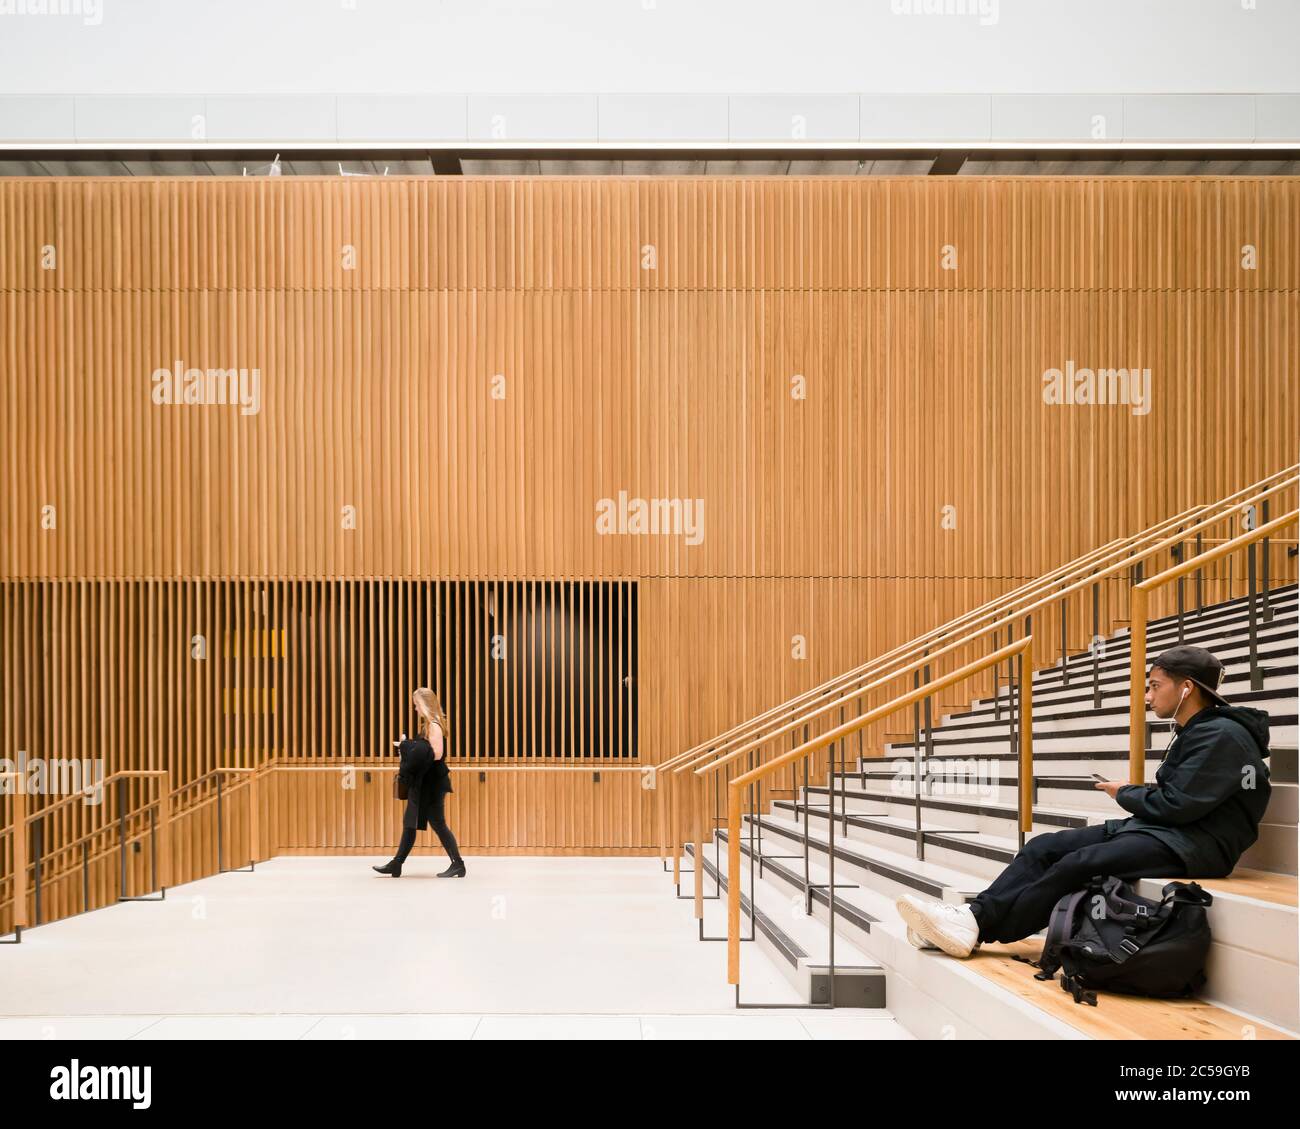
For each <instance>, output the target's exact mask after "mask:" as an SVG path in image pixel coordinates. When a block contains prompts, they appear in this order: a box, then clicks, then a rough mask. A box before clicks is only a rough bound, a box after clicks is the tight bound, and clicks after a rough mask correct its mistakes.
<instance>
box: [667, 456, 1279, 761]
mask: <svg viewBox="0 0 1300 1129" xmlns="http://www.w3.org/2000/svg"><path fill="white" fill-rule="evenodd" d="M1284 473H1286V472H1284ZM1297 483H1300V475H1293V476H1292V477H1291V478H1289V479H1287V480H1285V481H1283V482H1280V483H1277V484H1276V485H1274V486H1271V487H1269V488H1268V489H1266V490H1263V491H1261V492H1260V493H1258V494H1255V495H1252V497H1251V500H1260V499H1262V498H1265V497H1269V496H1271V495H1273V494H1275V493H1278V492H1280V491H1282V490H1287V489H1290V488H1291V487H1293V486H1295V485H1296V484H1297ZM1234 497H1236V496H1235V495H1234ZM1239 504H1240V503H1234V509H1235V508H1237V506H1239ZM1215 505H1216V506H1217V505H1218V503H1216V504H1215ZM1230 516H1232V513H1231V511H1229V512H1227V513H1218V514H1216V515H1214V516H1213V517H1210V518H1207V519H1205V520H1203V521H1200V522H1198V523H1196V524H1194V525H1191V526H1189V527H1187V528H1186V529H1181V530H1180V531H1179V532H1178V533H1177V534H1175V535H1173V536H1170V537H1165V538H1163V539H1162V540H1160V541H1158V542H1156V543H1155V544H1153V545H1147V546H1145V547H1143V548H1141V549H1139V550H1138V551H1137V552H1136V553H1133V554H1131V555H1129V556H1127V557H1125V558H1124V559H1122V560H1119V561H1115V562H1114V563H1112V564H1110V565H1107V566H1105V567H1104V568H1101V569H1099V570H1097V571H1095V572H1091V573H1089V574H1088V575H1087V576H1086V577H1085V578H1084V579H1082V580H1078V581H1075V582H1074V583H1073V584H1069V585H1067V586H1066V587H1064V588H1059V589H1056V590H1054V591H1052V592H1051V593H1049V594H1048V595H1047V596H1045V597H1043V598H1041V599H1038V600H1036V601H1035V602H1033V603H1030V604H1027V605H1024V606H1022V607H1018V608H1016V609H1015V610H1014V611H1012V613H1011V614H1010V615H1007V616H1005V617H1003V618H1002V619H999V620H996V621H994V622H992V623H988V624H986V625H985V626H984V627H982V628H977V629H975V630H973V631H971V632H969V633H968V634H966V635H964V636H962V637H961V638H959V639H957V640H956V641H955V642H952V643H949V644H948V645H946V646H944V647H942V648H940V649H939V650H931V651H929V652H928V653H927V654H924V655H922V656H921V657H920V658H919V659H916V660H915V661H913V662H912V663H911V664H909V665H907V666H904V667H901V668H899V669H896V670H892V671H890V672H889V673H888V674H886V675H884V676H883V677H880V678H877V679H876V680H875V681H874V682H871V683H868V684H867V685H865V686H860V687H857V688H855V689H854V690H852V691H850V692H849V693H847V694H846V695H844V696H843V697H840V698H837V699H835V700H834V701H831V702H827V703H824V704H823V705H821V706H819V707H818V708H817V709H815V710H814V711H812V712H811V713H808V714H805V715H804V716H802V717H799V718H796V719H795V720H794V721H792V722H789V723H787V724H786V725H784V726H782V727H781V728H778V729H776V730H774V731H773V732H771V733H767V734H765V735H763V736H762V737H761V738H757V739H755V740H753V741H750V742H749V743H748V744H746V745H742V746H741V747H740V748H738V749H736V750H733V751H732V752H730V753H726V754H723V755H721V756H718V757H716V759H715V761H714V762H712V763H715V764H726V763H729V762H730V761H732V760H734V759H736V757H738V756H741V755H743V754H745V753H747V752H750V751H751V750H753V749H756V748H759V747H760V746H762V745H765V744H766V743H767V742H768V741H771V740H773V739H775V738H777V737H781V736H783V735H785V734H787V733H791V732H793V731H794V730H796V729H799V728H801V727H802V726H804V725H807V724H809V723H811V722H812V721H815V720H817V719H818V718H819V717H821V716H822V715H823V714H826V713H829V712H831V711H832V710H834V709H836V708H838V707H841V706H847V705H848V704H849V703H850V702H855V701H857V700H858V699H860V698H862V697H864V696H865V695H867V694H868V693H870V692H871V691H872V690H875V689H878V688H879V687H881V686H885V685H887V684H888V683H890V682H893V681H895V680H896V679H898V678H900V677H902V676H904V675H907V674H911V673H913V672H914V671H917V670H920V669H921V668H923V667H924V666H926V665H927V664H929V663H932V662H934V660H935V659H937V658H941V657H943V656H944V655H947V654H951V653H952V652H953V651H957V650H960V649H961V648H962V647H965V646H969V645H970V644H971V643H973V642H975V641H977V640H978V639H981V638H983V637H984V636H986V635H988V634H989V633H991V632H993V631H998V630H1001V628H1003V627H1005V626H1009V625H1012V624H1014V623H1015V622H1016V621H1017V620H1019V619H1021V618H1023V617H1025V616H1028V615H1032V614H1033V613H1034V612H1036V611H1038V610H1039V609H1040V608H1043V607H1046V606H1048V605H1049V604H1054V603H1056V602H1057V601H1058V600H1060V599H1064V598H1065V597H1066V596H1069V595H1070V594H1071V593H1074V592H1077V591H1080V590H1081V589H1083V588H1086V587H1088V586H1089V585H1091V584H1095V583H1096V582H1097V581H1099V580H1102V579H1105V578H1106V577H1108V576H1112V575H1114V574H1116V573H1120V572H1123V571H1124V570H1125V569H1126V568H1129V567H1131V566H1133V565H1136V564H1139V563H1141V562H1142V561H1144V560H1146V558H1147V557H1150V556H1152V555H1153V554H1155V553H1159V552H1162V551H1163V550H1165V549H1167V548H1169V547H1170V546H1171V545H1175V544H1178V543H1179V542H1180V541H1185V540H1187V537H1188V535H1189V534H1195V533H1196V532H1197V531H1199V530H1201V529H1205V528H1208V527H1209V526H1212V525H1215V524H1217V523H1218V522H1221V521H1223V520H1224V519H1225V518H1227V517H1230ZM1163 524H1164V523H1162V525H1163ZM1223 549H1224V547H1223V546H1220V548H1219V549H1215V550H1212V552H1213V554H1214V557H1211V556H1210V553H1204V554H1201V555H1200V556H1198V557H1194V558H1192V559H1191V560H1190V561H1188V562H1186V564H1187V569H1188V571H1192V570H1194V569H1196V568H1198V567H1201V566H1203V565H1205V564H1206V563H1207V562H1208V561H1209V560H1211V559H1217V558H1218V557H1219V556H1222V555H1224V552H1223ZM1180 567H1181V566H1180ZM696 759H697V761H698V760H699V759H700V758H696ZM681 767H683V766H677V767H676V768H674V769H673V771H674V772H677V771H680V768H681ZM684 767H691V765H690V764H687V765H686V766H684Z"/></svg>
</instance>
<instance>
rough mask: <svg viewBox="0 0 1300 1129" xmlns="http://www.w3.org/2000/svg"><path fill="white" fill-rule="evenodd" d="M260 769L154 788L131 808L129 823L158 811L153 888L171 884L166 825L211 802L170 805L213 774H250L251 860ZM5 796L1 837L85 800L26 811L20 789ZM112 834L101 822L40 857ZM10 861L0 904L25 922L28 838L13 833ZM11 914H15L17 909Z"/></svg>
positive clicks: (134, 774)
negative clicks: (6, 817) (8, 810)
mask: <svg viewBox="0 0 1300 1129" xmlns="http://www.w3.org/2000/svg"><path fill="white" fill-rule="evenodd" d="M265 767H266V766H261V767H258V768H250V767H245V766H242V765H241V766H229V767H220V768H214V769H210V770H209V771H208V772H205V773H204V774H203V775H202V776H199V777H196V778H195V779H194V780H191V781H189V782H188V783H186V784H182V785H181V786H180V787H178V788H174V789H173V788H161V787H160V788H159V789H158V793H157V795H155V796H153V797H152V798H150V799H147V800H145V801H144V803H142V804H141V805H140V806H139V807H138V808H135V809H134V810H132V811H131V813H130V816H131V818H133V819H134V818H135V817H138V816H140V815H143V814H144V813H145V812H147V811H149V810H150V809H151V808H155V807H156V808H157V809H158V823H157V827H156V831H157V834H158V859H159V862H158V879H159V881H158V884H159V886H160V887H163V888H166V887H167V886H170V885H171V876H172V854H171V824H172V822H173V820H174V819H176V818H179V816H180V815H182V814H183V815H187V816H188V815H192V814H193V813H194V812H196V811H198V810H200V809H201V808H203V807H205V806H207V805H208V804H209V803H211V802H212V798H211V797H208V798H205V799H203V800H201V801H199V802H198V803H195V804H193V805H192V806H190V807H188V808H186V809H185V810H184V811H183V812H178V813H175V814H173V801H175V800H176V798H177V797H178V796H180V795H181V794H182V793H184V792H186V791H189V790H191V789H192V788H194V787H195V786H196V785H198V784H201V783H203V782H205V781H206V780H208V779H209V778H210V777H213V776H216V775H225V774H227V773H231V774H237V775H239V774H247V775H248V776H249V779H248V781H247V786H248V787H249V788H250V791H251V793H252V795H251V800H250V806H251V811H250V818H249V835H250V838H251V839H252V842H253V851H252V854H253V855H254V857H255V856H256V850H257V842H258V820H259V816H258V806H257V791H256V784H257V777H258V776H259V775H260V774H261V773H263V772H264V771H265ZM22 775H23V774H22V773H20V772H4V773H0V779H4V778H6V777H13V778H15V779H21V778H22ZM164 777H165V778H166V779H167V780H168V781H170V779H171V773H170V772H169V771H168V770H166V769H124V770H122V771H119V772H114V773H112V774H111V775H109V776H108V777H106V778H105V779H104V780H103V781H101V782H100V785H99V786H100V787H106V786H107V785H109V784H111V783H112V782H113V781H115V780H119V779H130V778H135V779H146V778H154V779H161V778H164ZM243 786H244V785H240V786H238V787H243ZM10 794H11V795H14V796H15V816H14V820H13V822H12V824H11V826H9V827H6V828H4V829H3V831H0V834H5V833H8V832H10V831H13V830H15V829H16V828H17V827H18V826H26V825H30V824H33V823H35V822H36V821H37V820H39V819H44V818H45V817H46V816H48V815H50V814H51V813H53V812H56V811H59V810H61V809H62V808H63V807H64V806H65V805H66V804H69V803H73V802H76V801H78V800H83V799H84V797H82V796H79V795H72V796H68V797H65V798H64V799H62V800H60V801H58V802H57V803H54V804H51V805H49V806H48V807H45V808H41V809H40V810H39V811H32V812H27V811H26V792H25V790H23V789H21V788H19V789H17V790H15V791H14V792H13V793H10ZM20 821H21V823H20ZM147 830H148V829H147V828H146V829H145V830H144V831H142V832H140V834H145V833H147ZM115 834H117V830H116V828H115V827H114V826H113V824H111V823H106V824H104V825H102V826H100V827H95V828H92V829H91V830H90V831H87V832H85V833H84V834H82V835H79V836H78V837H77V838H75V839H72V840H70V841H68V842H66V843H60V844H59V845H58V846H57V847H54V848H52V849H51V850H50V851H48V852H47V853H46V854H45V855H44V858H45V859H46V861H51V860H54V859H57V858H58V857H59V856H60V855H65V854H67V853H68V852H69V851H72V850H75V848H76V847H78V846H80V845H81V844H83V843H90V842H93V841H94V840H95V839H97V838H100V837H102V836H105V835H109V836H111V835H115ZM136 837H137V836H136V835H135V834H134V833H133V834H132V839H134V838H136ZM118 849H120V846H119V844H117V843H116V842H115V843H113V844H111V845H110V846H109V847H108V848H107V849H106V850H105V851H103V852H102V853H101V854H102V855H108V854H111V853H112V852H113V851H115V850H118ZM99 857H101V855H97V856H96V860H98V858H99ZM14 859H15V862H14V874H13V875H12V876H6V879H9V878H10V877H12V883H13V886H14V892H13V895H12V896H11V897H10V898H5V899H0V905H5V904H8V902H9V901H13V903H14V905H15V907H17V906H18V905H22V907H23V910H22V916H23V917H24V918H25V916H26V897H27V886H28V883H27V867H28V865H29V863H30V860H29V859H28V858H27V838H26V836H25V835H15V837H14ZM20 863H21V865H20ZM60 877H61V876H60V875H54V877H53V880H55V881H57V880H59V878H60ZM15 912H16V913H17V910H16V909H15ZM22 925H23V927H24V928H26V927H28V922H27V921H26V920H23V921H22Z"/></svg>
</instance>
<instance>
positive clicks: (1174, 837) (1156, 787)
mask: <svg viewBox="0 0 1300 1129" xmlns="http://www.w3.org/2000/svg"><path fill="white" fill-rule="evenodd" d="M1267 756H1268V714H1266V713H1265V712H1264V711H1263V710H1256V709H1250V708H1249V707H1247V706H1219V705H1211V706H1207V707H1206V708H1205V709H1203V710H1201V711H1200V712H1199V713H1197V714H1196V715H1194V716H1193V717H1192V718H1190V719H1189V720H1188V722H1187V724H1186V725H1183V726H1180V727H1176V728H1175V736H1174V739H1173V740H1172V741H1171V742H1170V744H1169V747H1168V748H1167V749H1166V750H1165V755H1164V759H1163V760H1161V762H1160V767H1159V768H1158V769H1157V770H1156V782H1155V783H1154V784H1128V785H1126V786H1125V787H1123V788H1121V789H1120V790H1119V793H1118V795H1117V796H1116V797H1115V798H1116V800H1117V801H1118V802H1119V805H1120V807H1122V808H1124V810H1125V811H1131V812H1132V813H1133V815H1132V817H1130V818H1129V819H1108V820H1107V821H1106V826H1107V827H1108V828H1109V829H1110V830H1111V831H1112V832H1116V833H1120V832H1124V831H1141V832H1143V833H1145V834H1148V835H1154V836H1156V838H1158V839H1160V840H1162V841H1163V842H1164V843H1166V844H1168V846H1170V847H1171V848H1173V850H1174V851H1175V852H1177V854H1178V856H1179V857H1180V858H1181V859H1182V860H1183V863H1184V864H1185V865H1186V867H1187V875H1186V876H1187V877H1189V878H1224V877H1226V876H1227V875H1229V874H1231V873H1232V868H1233V867H1234V866H1236V865H1237V860H1238V859H1239V858H1240V857H1241V856H1242V854H1243V852H1245V850H1246V849H1247V848H1248V847H1249V846H1250V845H1251V844H1252V843H1253V842H1254V841H1255V840H1256V839H1257V838H1258V837H1259V821H1260V820H1261V819H1262V818H1263V816H1264V811H1265V809H1267V807H1268V799H1269V795H1270V793H1271V792H1272V786H1271V785H1270V784H1269V780H1268V766H1267V765H1265V763H1264V758H1265V757H1267Z"/></svg>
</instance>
